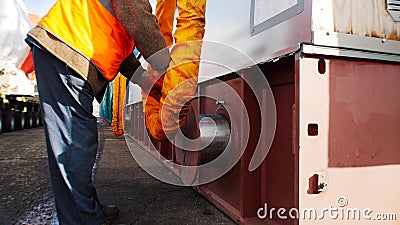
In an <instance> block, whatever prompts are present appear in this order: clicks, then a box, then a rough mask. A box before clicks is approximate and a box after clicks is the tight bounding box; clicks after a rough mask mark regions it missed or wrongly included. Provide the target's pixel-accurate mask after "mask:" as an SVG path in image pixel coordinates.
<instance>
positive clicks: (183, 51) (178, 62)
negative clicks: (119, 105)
mask: <svg viewBox="0 0 400 225" xmlns="http://www.w3.org/2000/svg"><path fill="white" fill-rule="evenodd" d="M176 8H178V17H177V20H176V21H177V26H176V27H177V29H176V30H175V32H174V34H173V37H172V31H173V22H174V14H175V10H176ZM205 12H206V0H158V1H157V6H156V16H157V17H158V24H159V25H160V28H161V32H162V33H163V35H164V38H165V40H166V42H167V44H168V46H171V45H173V46H172V50H171V58H172V61H171V63H170V67H169V68H168V70H167V72H166V73H165V75H163V76H162V77H161V78H160V79H159V80H158V81H157V82H156V84H155V85H154V87H153V90H154V92H155V93H156V94H150V96H147V95H146V93H143V102H144V104H145V107H144V112H145V115H146V127H147V129H148V130H149V132H150V134H151V135H152V136H153V137H154V138H155V139H157V140H165V139H166V138H167V137H168V136H170V137H173V136H174V134H175V133H176V132H177V131H178V130H179V128H180V127H182V126H183V125H184V123H185V121H186V117H187V113H188V111H189V109H190V107H189V106H190V101H191V99H192V98H193V96H194V93H195V91H196V87H197V81H198V74H199V66H200V55H201V48H202V40H203V37H204V33H205V25H206V21H205ZM174 41H175V43H174ZM149 71H152V65H151V66H150V67H149ZM152 74H155V75H154V76H155V77H157V71H154V73H153V72H152ZM160 90H161V91H160ZM157 93H158V94H160V95H157Z"/></svg>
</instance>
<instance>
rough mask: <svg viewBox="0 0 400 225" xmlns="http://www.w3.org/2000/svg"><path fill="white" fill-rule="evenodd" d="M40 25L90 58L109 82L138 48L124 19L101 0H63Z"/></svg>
mask: <svg viewBox="0 0 400 225" xmlns="http://www.w3.org/2000/svg"><path fill="white" fill-rule="evenodd" d="M38 25H39V26H41V27H43V28H44V29H46V30H47V31H48V32H50V33H52V34H53V35H54V36H56V37H57V38H59V39H60V40H61V41H63V42H64V43H66V44H67V45H69V46H70V47H71V48H73V49H74V50H76V51H77V52H79V53H80V54H82V55H83V56H85V57H86V58H87V59H88V60H90V61H91V62H92V63H93V64H94V65H95V66H96V67H97V68H98V70H99V71H100V72H101V73H102V74H103V76H104V78H106V79H107V80H108V81H111V80H113V79H114V78H115V76H116V75H117V73H118V71H119V66H120V64H121V62H122V61H123V60H124V59H125V58H126V57H127V56H129V55H130V54H131V53H132V51H133V48H134V42H133V40H132V38H130V37H129V36H128V34H127V33H126V31H125V29H124V27H123V26H122V24H121V23H120V21H119V20H117V19H116V18H115V17H114V16H113V15H112V14H111V13H110V12H109V11H108V10H107V9H106V8H105V7H104V6H103V5H102V4H101V3H100V2H99V1H98V0H59V1H57V2H56V3H55V4H54V6H53V7H52V8H51V9H50V11H49V12H48V13H47V15H46V16H44V17H43V18H42V20H41V21H39V23H38Z"/></svg>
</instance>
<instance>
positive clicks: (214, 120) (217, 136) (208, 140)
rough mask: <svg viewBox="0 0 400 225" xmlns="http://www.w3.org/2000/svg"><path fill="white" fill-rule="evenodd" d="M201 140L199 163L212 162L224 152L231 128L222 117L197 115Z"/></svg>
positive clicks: (217, 115)
mask: <svg viewBox="0 0 400 225" xmlns="http://www.w3.org/2000/svg"><path fill="white" fill-rule="evenodd" d="M199 130H200V139H201V149H202V150H201V157H200V163H201V164H205V163H208V162H211V161H213V160H214V159H216V158H217V157H218V156H219V155H221V154H222V152H223V151H224V150H225V148H226V146H227V145H228V143H229V139H230V136H231V127H230V124H229V122H228V120H227V119H226V118H225V116H224V115H219V114H215V115H199Z"/></svg>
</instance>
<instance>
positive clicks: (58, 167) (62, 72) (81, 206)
mask: <svg viewBox="0 0 400 225" xmlns="http://www.w3.org/2000/svg"><path fill="white" fill-rule="evenodd" d="M32 52H33V58H34V62H35V71H36V77H37V84H38V89H39V98H40V104H41V110H42V115H43V122H44V131H45V136H46V144H47V153H48V160H49V168H50V175H51V181H52V185H53V192H54V198H55V202H56V207H57V214H58V220H59V222H60V224H61V225H64V224H68V225H69V224H71V225H78V224H79V225H92V224H93V225H98V224H102V223H103V222H104V217H103V214H102V212H101V209H100V203H99V200H98V198H97V195H96V190H95V188H94V186H93V183H92V168H93V165H94V162H95V159H96V153H97V145H98V139H97V137H98V134H97V119H96V117H95V116H93V115H92V113H93V105H92V103H93V99H94V97H93V92H92V89H91V87H90V86H89V84H88V83H87V82H86V81H85V80H84V79H83V78H82V77H81V76H80V75H79V74H77V73H76V72H75V71H74V70H72V69H71V68H69V67H67V66H66V64H65V63H63V62H62V61H60V60H58V59H57V58H56V57H54V56H53V55H51V54H50V53H48V52H47V51H45V50H43V49H41V48H39V47H37V46H33V47H32Z"/></svg>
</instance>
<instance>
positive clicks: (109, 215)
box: [100, 205, 119, 220]
mask: <svg viewBox="0 0 400 225" xmlns="http://www.w3.org/2000/svg"><path fill="white" fill-rule="evenodd" d="M100 207H101V211H103V214H104V218H105V219H106V220H111V219H114V218H115V217H117V216H119V208H118V206H116V205H101V206H100Z"/></svg>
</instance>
